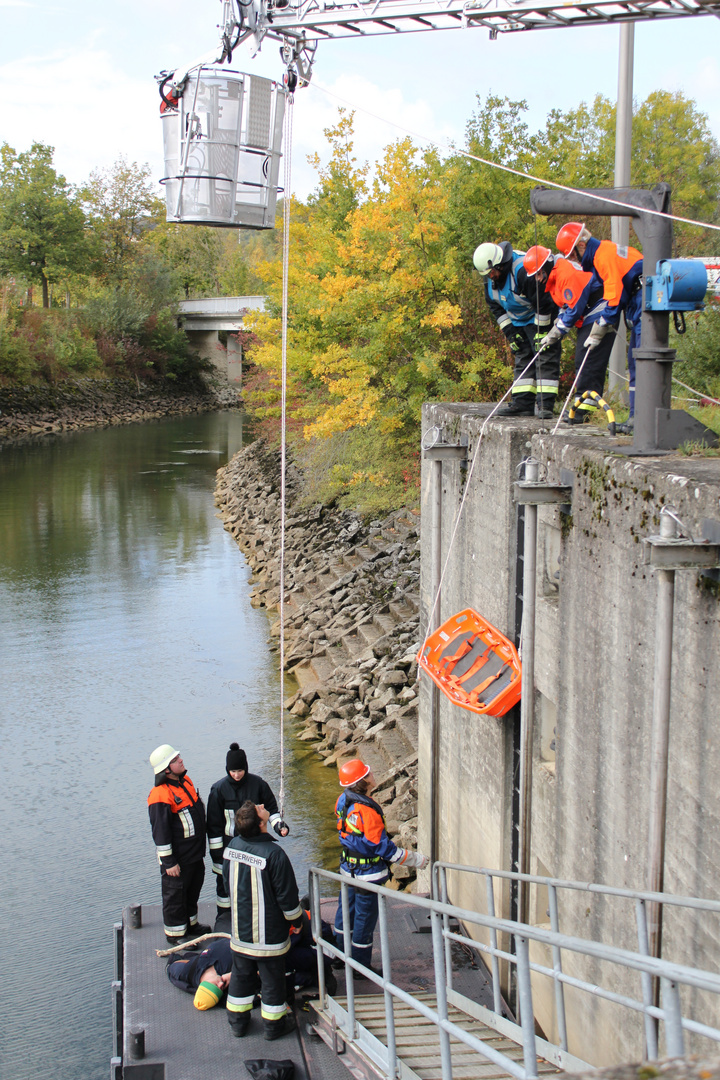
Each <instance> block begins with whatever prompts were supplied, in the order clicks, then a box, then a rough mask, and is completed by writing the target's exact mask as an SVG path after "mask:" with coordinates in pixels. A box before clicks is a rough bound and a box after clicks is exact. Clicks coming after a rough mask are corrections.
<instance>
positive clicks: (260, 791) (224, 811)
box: [207, 742, 290, 916]
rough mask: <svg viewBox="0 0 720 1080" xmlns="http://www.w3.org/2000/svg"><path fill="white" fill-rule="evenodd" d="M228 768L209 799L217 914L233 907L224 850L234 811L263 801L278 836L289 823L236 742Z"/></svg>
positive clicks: (231, 834) (232, 829)
mask: <svg viewBox="0 0 720 1080" xmlns="http://www.w3.org/2000/svg"><path fill="white" fill-rule="evenodd" d="M225 772H226V775H225V776H223V778H222V780H218V782H217V783H216V784H213V786H212V788H211V789H210V794H209V796H208V802H207V833H208V840H209V842H210V858H211V859H212V868H213V873H214V874H215V882H216V888H217V909H218V916H220V915H222V914H223V913H224V912H226V911H229V910H230V900H229V898H228V894H227V892H226V890H225V883H224V881H223V852H224V851H225V848H226V847H227V846H228V844H229V843H230V841H231V840H232V838H233V837H234V836H235V814H236V812H237V811H238V810H239V809H240V807H241V806H242V804H243V803H244V802H245V801H246V800H248V799H249V800H250V801H251V802H253V803H255V804H256V805H262V806H264V807H265V809H266V810H267V811H268V813H269V814H270V819H269V821H268V827H269V828H270V829H272V831H273V832H275V833H276V834H277V835H278V836H287V835H288V833H289V832H290V827H289V826H288V825H287V824H286V823H285V822H284V821H283V819H282V818H281V816H280V811H279V810H278V804H277V799H276V798H275V796H274V795H273V793H272V791H271V789H270V785H269V784H267V783H266V782H265V781H264V780H263V779H262V777H261V776H256V775H255V774H254V773H251V772H248V761H247V755H246V753H245V751H244V750H242V749H241V748H240V747H239V746H238V744H237V743H236V742H234V743H230V749H229V750H228V752H227V755H226V757H225Z"/></svg>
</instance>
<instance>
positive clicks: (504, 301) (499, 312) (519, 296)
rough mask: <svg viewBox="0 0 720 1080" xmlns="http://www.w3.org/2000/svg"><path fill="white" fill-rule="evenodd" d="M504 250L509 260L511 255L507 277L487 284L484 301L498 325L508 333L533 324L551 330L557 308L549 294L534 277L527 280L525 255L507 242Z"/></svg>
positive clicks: (489, 281)
mask: <svg viewBox="0 0 720 1080" xmlns="http://www.w3.org/2000/svg"><path fill="white" fill-rule="evenodd" d="M501 247H502V248H503V250H504V251H505V249H507V255H508V258H509V257H510V255H512V263H511V266H510V270H509V272H508V274H507V277H506V278H505V280H504V282H503V283H502V284H499V283H498V284H497V285H495V284H493V282H492V281H491V280H490V278H488V280H487V282H486V283H485V298H486V300H487V302H488V306H489V308H490V310H491V311H492V313H493V315H494V316H495V318H496V319H497V323H498V326H499V327H500V329H501V330H502V331H503V333H506V334H507V331H508V330H510V329H511V327H513V326H529V325H530V324H531V323H534V324H535V326H537V327H538V329H540V328H542V329H547V330H549V329H550V326H551V325H552V321H553V319H554V318H555V316H556V315H557V309H556V308H555V306H554V304H553V302H552V300H551V298H550V296H549V295H548V293H546V292H543V291H542V289H538V288H537V285H536V283H535V279H534V277H533V278H530V277H528V275H527V271H526V270H525V267H524V266H523V258H524V257H525V252H524V251H514V250H513V249H512V248H511V247H510V244H508V243H507V242H504V243H503V244H501Z"/></svg>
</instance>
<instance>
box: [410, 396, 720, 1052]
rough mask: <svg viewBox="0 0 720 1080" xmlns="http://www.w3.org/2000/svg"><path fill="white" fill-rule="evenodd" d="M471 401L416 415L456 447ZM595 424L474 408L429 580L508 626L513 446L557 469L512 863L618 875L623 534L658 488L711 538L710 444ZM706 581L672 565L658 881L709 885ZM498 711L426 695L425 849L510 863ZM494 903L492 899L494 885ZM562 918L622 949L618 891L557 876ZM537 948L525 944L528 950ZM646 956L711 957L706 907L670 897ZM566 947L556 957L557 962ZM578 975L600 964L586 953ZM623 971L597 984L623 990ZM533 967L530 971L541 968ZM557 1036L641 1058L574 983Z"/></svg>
mask: <svg viewBox="0 0 720 1080" xmlns="http://www.w3.org/2000/svg"><path fill="white" fill-rule="evenodd" d="M485 411H487V410H486V409H485V408H483V407H478V406H470V405H435V406H426V408H425V413H424V430H425V431H428V430H429V429H430V428H431V427H433V426H434V425H437V426H438V427H440V428H442V429H443V431H444V436H445V439H446V441H451V442H452V441H455V439H456V438H457V437H459V436H460V435H466V436H467V437H468V440H469V454H468V460H469V462H472V460H473V456H474V452H475V447H476V445H477V440H478V436H479V432H480V429H481V427H482V424H483V418H482V413H483V412H485ZM618 449H619V444H617V443H615V442H613V441H612V440H610V439H609V437H608V436H606V435H600V434H599V433H598V435H596V436H594V437H593V436H591V435H588V434H586V433H585V432H584V431H583V432H582V433H579V432H578V433H575V432H572V433H570V434H566V433H563V434H561V433H558V435H556V436H552V435H551V434H550V433H549V431H548V430H547V428H543V426H542V425H541V424H540V422H539V421H534V420H527V421H519V420H493V421H491V422H490V423H489V424H488V426H487V429H486V431H485V435H484V438H483V440H482V445H481V447H480V450H479V453H478V455H477V457H476V459H475V465H474V468H473V470H472V475H471V477H470V481H469V484H467V477H468V470H465V469H463V468H461V466H460V465H459V464H457V463H446V464H444V465H443V514H444V517H443V560H444V559H445V557H446V555H447V552H448V550H449V547H450V542H451V535H452V532H453V529H454V527H455V518H456V513H457V510H458V508H459V506H460V501H461V498H462V495H463V492H464V489H465V485H466V484H467V493H466V501H465V507H464V510H463V514H462V517H461V519H460V523H459V525H458V527H457V531H456V535H455V540H454V542H453V546H452V551H451V554H450V559H449V562H448V567H447V572H446V577H445V582H444V585H443V592H442V609H441V614H442V618H443V619H445V618H447V617H449V616H450V615H451V614H453V613H454V612H456V611H459V610H461V609H462V608H464V607H467V606H472V607H475V608H476V609H477V610H478V611H479V612H480V613H481V614H482V615H484V616H485V617H486V618H487V619H488V620H489V621H490V622H492V623H494V624H495V625H496V626H498V628H499V629H500V630H502V631H503V632H504V633H506V634H507V635H508V636H509V637H511V638H512V637H514V636H515V634H516V632H517V630H518V628H517V627H516V626H515V594H516V580H515V577H516V566H517V542H518V527H517V508H516V506H515V503H514V501H513V494H512V485H513V481H514V480H515V479H517V475H516V470H517V465H518V464H519V462H520V461H521V460H522V459H523V458H524V457H526V456H527V455H528V454H529V453H532V454H533V456H535V457H536V458H538V459H539V460H540V461H541V462H542V463H543V466H544V468H545V471H546V475H547V480H548V482H550V483H555V484H560V483H562V484H570V485H572V489H573V491H572V499H571V507H570V513H569V514H565V513H562V512H561V510H560V509H559V508H558V507H554V506H552V507H547V508H541V509H540V511H539V515H538V519H539V520H538V559H537V579H536V590H537V621H536V652H535V665H536V701H535V705H536V709H535V737H534V762H533V796H532V797H533V816H532V841H531V871H532V872H533V873H537V874H540V875H549V876H552V877H557V878H562V879H566V880H571V881H586V882H588V881H592V882H598V883H602V884H607V885H613V886H619V887H624V888H629V889H643V888H645V887H646V882H647V848H648V820H649V799H648V787H649V776H650V758H649V741H650V723H651V716H652V702H653V677H654V651H655V630H656V607H657V585H656V581H655V577H654V575H653V573H652V571H651V569H650V568H649V567H648V566H647V565H645V563H644V561H643V550H644V545H643V543H642V538H643V537H645V536H648V535H650V534H653V533H657V532H658V530H659V513H660V510H661V508H662V506H663V505H672V506H673V507H675V508H676V510H677V512H678V515H679V517H680V518H681V519H682V520H683V522H685V523H686V525H687V526H688V528H689V529H690V530H691V531H692V533H693V535H694V536H695V537H704V538H706V539H711V540H714V541H718V540H720V502H719V498H720V460H717V459H706V458H698V459H692V458H683V457H681V456H678V455H673V456H668V457H662V458H655V459H633V458H628V457H627V456H622V455H621V454H620V453H618ZM430 484H431V469H430V468H429V467H428V463H424V464H423V489H422V490H423V504H422V505H423V528H422V541H423V546H422V576H421V601H422V609H421V620H422V621H421V625H422V627H423V628H424V626H425V625H426V624H427V618H428V614H429V611H430V608H431V606H432V600H433V598H432V597H431V595H430V559H431V536H430V531H431V530H430V527H429V526H430V515H431V510H430V507H431V501H430ZM719 615H720V599H719V592H718V583H717V581H715V580H713V577H712V575H710V576H703V575H701V574H699V573H697V572H695V571H692V570H688V571H679V572H678V573H677V574H676V589H675V617H674V640H673V668H672V704H671V734H670V764H669V784H668V830H667V851H666V869H665V890H666V891H667V892H671V893H677V894H682V895H687V896H699V897H707V898H715V897H716V896H717V880H718V868H719V867H720V827H719V826H720V785H718V783H717V777H718V775H720V738H718V720H719V719H720V664H719V663H718V656H720V618H719ZM421 683H422V692H421V699H420V701H421V704H420V736H419V737H420V802H419V806H420V811H419V812H420V820H419V846H420V847H421V848H422V849H423V850H429V839H430V837H429V828H430V805H429V777H430V771H429V770H430V762H429V757H428V755H429V744H430V708H429V704H430V689H429V680H427V679H426V678H425V677H423V679H422V680H421ZM512 728H513V720H512V718H511V717H506V718H502V719H493V718H490V717H478V716H476V715H475V714H473V713H470V712H467V711H464V710H462V709H460V708H458V707H457V706H454V705H452V704H451V703H450V702H449V701H448V700H447V699H446V698H444V697H442V696H441V710H440V738H439V751H438V752H439V762H440V778H441V779H440V785H439V818H438V821H439V828H438V833H439V835H438V842H439V844H438V856H439V858H440V859H442V860H444V861H451V862H456V863H461V864H465V865H470V866H487V867H492V868H505V869H509V868H510V866H511V837H512V821H513V819H512V788H513V783H512V775H513V732H512ZM451 891H452V900H453V901H454V902H455V903H458V904H460V905H461V906H468V907H475V908H476V909H479V910H485V909H486V901H485V886H484V882H483V881H481V880H480V879H478V878H477V877H475V876H470V875H460V874H457V875H455V876H454V878H453V879H452V882H451ZM496 902H497V903H499V904H500V905H502V910H503V913H504V914H509V896H508V895H507V894H506V893H502V894H498V895H497V896H496ZM531 913H532V914H531V919H532V921H533V922H536V923H540V924H545V923H547V922H548V917H547V896H546V895H545V892H544V890H542V889H541V890H539V892H538V891H536V890H533V893H532V896H531ZM560 914H561V929H562V930H563V932H565V933H568V934H575V935H578V936H580V937H593V938H595V939H596V940H603V941H606V942H608V943H612V944H615V945H619V946H622V947H625V948H628V949H633V950H634V949H635V948H636V947H637V938H636V930H635V922H634V911H633V910H632V905H631V904H627V903H625V904H622V903H619V902H618V903H599V902H598V900H597V899H594V898H591V897H589V896H588V895H587V894H583V893H575V894H568V896H567V897H566V898H565V899H564V900H563V901H562V906H561V912H560ZM540 955H541V954H540V953H539V951H536V958H538V959H539V958H540ZM663 955H664V956H666V957H668V958H670V959H673V960H676V961H681V962H683V963H687V964H691V965H695V966H698V967H704V968H710V969H713V970H714V969H716V968H717V967H718V965H720V919H718V918H717V917H714V916H713V917H707V916H704V917H701V918H698V919H697V920H696V921H694V922H693V921H691V920H690V919H689V918H688V916H687V915H685V914H679V913H678V914H675V915H673V914H672V913H669V914H668V915H667V916H666V919H665V925H664V938H663ZM568 963H570V961H568ZM582 974H583V976H584V977H589V978H591V979H592V978H598V979H600V977H601V974H602V973H601V972H600V970H599V969H598V971H593V969H592V967H591V966H586V968H585V969H584V970H583V972H582ZM636 982H637V980H636V979H635V977H634V976H633V977H629V978H627V979H625V980H623V979H619V980H618V981H617V986H616V989H618V990H620V991H621V992H626V993H629V994H632V995H633V996H638V995H639V985H636ZM543 984H545V985H543ZM535 991H536V993H535V999H536V1000H535V1012H536V1017H537V1018H538V1020H539V1022H540V1023H541V1025H542V1027H543V1028H544V1030H545V1031H546V1034H547V1035H548V1037H550V1038H553V1039H554V1037H555V1035H556V1031H555V1026H556V1021H555V1015H554V1003H553V998H552V991H551V988H550V987H549V985H547V981H546V980H543V979H542V978H541V977H538V978H537V979H536V980H535ZM567 1008H568V1023H569V1026H570V1028H571V1032H572V1035H571V1046H570V1049H571V1051H573V1052H575V1053H576V1054H578V1056H581V1057H583V1058H584V1059H585V1060H589V1061H591V1062H592V1063H594V1064H612V1063H614V1062H617V1061H623V1060H624V1061H627V1060H631V1059H633V1058H635V1059H637V1058H638V1057H641V1056H642V1052H643V1045H642V1031H641V1027H640V1025H639V1023H638V1024H635V1023H632V1022H630V1020H629V1018H628V1014H627V1013H625V1014H624V1015H623V1016H619V1015H618V1013H617V1011H616V1009H615V1007H613V1006H603V1005H602V1004H601V1003H599V1002H598V1000H597V999H590V998H589V997H588V996H587V995H580V994H577V993H574V994H569V995H568V1000H567Z"/></svg>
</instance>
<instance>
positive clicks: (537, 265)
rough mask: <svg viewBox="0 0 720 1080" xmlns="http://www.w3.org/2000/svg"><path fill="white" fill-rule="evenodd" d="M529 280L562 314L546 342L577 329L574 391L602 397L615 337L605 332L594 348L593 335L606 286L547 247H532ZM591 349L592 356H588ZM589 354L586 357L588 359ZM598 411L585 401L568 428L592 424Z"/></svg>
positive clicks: (527, 258)
mask: <svg viewBox="0 0 720 1080" xmlns="http://www.w3.org/2000/svg"><path fill="white" fill-rule="evenodd" d="M523 265H524V267H525V271H526V273H527V275H528V277H535V278H536V279H537V283H538V285H539V286H540V287H541V288H544V290H545V292H547V293H549V294H550V296H551V297H552V299H553V301H554V302H555V303H556V304H557V305H558V307H559V308H560V313H559V315H558V317H557V319H556V320H555V324H554V325H553V327H552V328H551V330H550V333H549V334H548V335H547V337H546V338H545V339H544V340H545V341H546V342H555V341H560V340H561V339H562V338H563V337H564V336H565V334H567V333H568V332H569V331H570V330H571V329H572V328H573V326H576V327H577V328H578V331H577V339H576V342H575V371H576V372H577V371H580V368H581V366H582V370H581V371H580V377H579V378H578V381H577V386H576V387H575V392H576V394H578V395H580V394H582V393H583V391H585V390H596V391H597V392H598V394H600V396H601V397H602V392H603V388H604V385H605V373H606V371H607V365H608V361H609V359H610V353H611V351H612V337H605V332H604V331H602V332H601V333H600V335H599V338H598V341H597V343H596V344H597V347H595V348H593V337H592V335H593V334H597V333H598V320H599V319H600V318H601V315H602V312H603V311H604V310H605V308H606V306H607V305H606V303H605V300H604V298H603V284H602V281H601V280H600V278H599V277H598V276H597V274H595V273H594V272H592V271H585V270H581V269H580V268H579V267H578V265H577V263H574V262H570V261H569V260H568V259H563V258H561V257H560V256H559V255H558V256H555V255H553V254H552V252H551V251H550V248H546V247H540V246H537V247H531V248H530V250H529V251H528V253H527V254H526V256H525V259H524V260H523ZM588 348H590V350H591V351H590V352H589V353H588ZM586 354H587V355H586ZM594 411H595V405H594V403H593V402H591V401H589V400H586V401H584V402H583V403H582V404H581V405H580V407H579V408H578V409H577V411H576V412H575V416H574V417H573V419H572V420H570V419H567V423H569V424H582V423H584V422H585V421H586V420H589V419H590V418H591V416H592V414H593V413H594Z"/></svg>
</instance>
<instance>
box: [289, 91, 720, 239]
mask: <svg viewBox="0 0 720 1080" xmlns="http://www.w3.org/2000/svg"><path fill="white" fill-rule="evenodd" d="M310 86H313V87H316V88H317V89H318V90H321V91H322V93H323V94H327V95H328V97H332V98H335V100H336V101H341V102H342V103H343V105H347V106H349V107H350V108H351V109H354V110H355V111H356V112H362V113H365V115H366V116H370V117H372V119H373V120H379V121H380V122H381V123H383V124H389V126H390V127H394V128H396V129H397V130H398V131H404V132H405V134H406V135H411V136H412V137H413V139H421V140H422V141H423V142H426V143H428V144H429V145H430V146H434V147H436V149H438V150H439V149H446V150H449V151H450V152H451V153H453V154H460V155H461V156H462V157H466V158H469V159H470V161H478V162H479V163H480V164H481V165H488V166H489V167H490V168H492V169H500V170H501V171H502V172H506V173H511V174H512V175H513V176H519V177H521V178H522V179H523V180H534V181H535V183H536V184H543V185H544V186H545V187H551V188H557V190H558V191H569V192H571V193H572V194H573V195H587V191H583V190H582V188H574V187H568V185H567V184H559V183H557V182H556V181H555V180H546V179H545V178H544V177H542V176H535V175H534V173H528V172H523V170H522V169H513V168H511V166H510V165H501V164H500V162H498V161H491V160H490V159H489V158H483V157H478V156H477V154H471V153H469V152H468V151H467V150H461V149H459V147H457V146H455V144H454V143H452V142H450V140H449V139H442V140H440V141H438V140H437V139H431V138H430V136H429V135H422V134H420V132H417V131H413V130H412V128H406V127H404V126H403V125H402V124H396V123H395V121H394V120H388V118H387V116H379V115H378V114H377V113H373V112H370V110H369V109H364V108H363V107H362V105H356V104H354V102H352V101H348V100H347V98H343V97H340V95H339V94H335V93H333V91H332V90H328V89H327V88H326V87H324V86H321V85H320V84H319V83H316V82H311V83H310ZM595 198H597V199H600V200H601V201H602V202H604V203H609V204H610V206H617V207H619V208H620V209H621V210H632V216H633V217H634V216H635V215H636V214H637V213H638V210H640V209H642V212H643V214H653V215H654V216H655V217H661V218H667V219H668V220H669V221H680V222H682V224H683V225H697V226H698V227H699V228H701V229H714V230H715V231H716V232H720V225H711V224H710V222H709V221H696V220H695V219H694V218H685V217H679V216H678V215H677V214H666V213H665V212H664V211H663V210H646V209H645V207H638V206H634V205H633V204H632V203H626V202H623V201H622V200H621V199H611V198H609V197H608V196H607V195H597V196H595ZM620 216H622V215H620Z"/></svg>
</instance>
